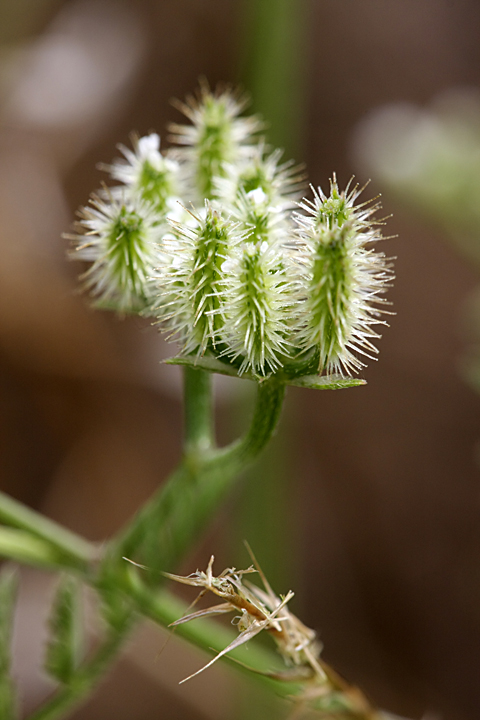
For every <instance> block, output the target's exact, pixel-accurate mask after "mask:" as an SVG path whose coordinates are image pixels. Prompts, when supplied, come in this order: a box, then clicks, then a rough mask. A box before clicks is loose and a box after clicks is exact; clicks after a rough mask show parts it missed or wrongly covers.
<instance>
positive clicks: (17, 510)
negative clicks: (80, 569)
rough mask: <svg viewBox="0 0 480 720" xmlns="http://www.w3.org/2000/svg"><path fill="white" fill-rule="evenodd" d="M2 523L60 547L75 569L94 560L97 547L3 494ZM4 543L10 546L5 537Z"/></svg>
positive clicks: (0, 512)
mask: <svg viewBox="0 0 480 720" xmlns="http://www.w3.org/2000/svg"><path fill="white" fill-rule="evenodd" d="M0 523H3V524H4V525H9V526H10V527H14V528H18V529H19V530H26V531H27V532H28V534H29V535H30V536H34V537H36V538H39V540H43V541H45V543H47V544H48V545H51V546H54V547H57V548H58V549H59V550H60V551H61V553H62V555H63V556H64V557H65V558H69V559H70V560H71V563H72V565H73V566H76V565H84V564H87V563H89V562H90V561H91V560H93V559H94V556H95V546H94V545H92V544H91V543H89V542H87V541H86V540H84V539H83V538H81V537H79V536H78V535H75V534H74V533H72V532H70V530H67V529H66V528H64V527H62V526H61V525H58V523H56V522H53V521H52V520H49V519H48V518H46V517H45V516H44V515H40V514H39V513H37V512H35V511H34V510H31V509H30V508H28V507H26V505H23V503H21V502H18V500H14V498H12V497H10V496H9V495H5V493H2V492H0ZM20 538H21V536H19V539H20ZM5 542H7V538H6V536H5ZM38 547H40V544H39V545H38ZM9 557H11V556H9ZM65 565H68V563H65Z"/></svg>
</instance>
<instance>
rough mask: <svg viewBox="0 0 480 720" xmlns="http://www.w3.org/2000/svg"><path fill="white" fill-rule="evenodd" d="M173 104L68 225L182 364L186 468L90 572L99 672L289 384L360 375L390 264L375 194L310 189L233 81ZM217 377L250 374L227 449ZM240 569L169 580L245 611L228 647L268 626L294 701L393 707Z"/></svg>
mask: <svg viewBox="0 0 480 720" xmlns="http://www.w3.org/2000/svg"><path fill="white" fill-rule="evenodd" d="M177 107H178V108H179V109H180V110H181V111H182V112H183V113H184V114H185V115H186V116H187V118H188V119H189V120H190V123H191V124H190V125H179V124H176V125H173V126H171V135H170V140H171V142H172V145H171V147H170V148H168V149H167V150H163V149H162V150H161V149H160V138H159V136H158V135H156V134H155V133H152V134H150V135H148V136H146V137H134V138H133V149H129V148H127V147H124V146H120V150H121V152H122V154H123V158H122V159H118V160H115V161H114V162H113V163H112V164H111V165H104V166H103V169H104V170H106V172H107V173H108V174H109V176H110V178H111V180H112V181H113V182H112V183H110V185H109V186H107V185H104V186H103V187H102V188H101V189H100V190H98V191H97V192H96V193H95V194H94V195H93V196H92V198H91V201H90V204H89V205H88V206H87V207H85V208H83V209H82V210H81V211H80V213H79V216H80V217H79V220H78V223H77V232H76V233H75V234H74V235H70V236H69V237H70V238H71V239H72V240H73V246H72V249H71V251H70V254H71V257H73V258H75V259H78V260H82V261H84V262H87V263H90V265H89V267H88V268H87V269H86V271H85V272H84V273H83V275H82V279H83V285H84V288H85V289H86V290H87V291H88V292H89V293H90V294H91V296H92V297H93V300H94V304H95V305H96V306H97V307H102V308H106V309H113V310H117V311H118V312H120V313H121V314H127V313H138V314H141V315H143V316H144V317H148V318H151V319H152V322H153V323H154V324H156V325H158V327H159V328H160V330H162V331H163V332H165V333H166V335H167V337H168V339H171V340H173V341H175V342H177V343H178V344H179V348H180V349H179V352H178V354H177V356H176V357H174V358H172V359H171V360H170V362H172V363H174V364H180V365H184V366H185V368H184V370H185V372H184V380H185V382H184V389H185V394H184V407H185V428H184V429H185V433H184V435H185V440H184V453H183V457H182V460H181V462H180V464H179V467H178V468H177V469H176V470H175V471H174V473H173V474H172V476H171V477H170V479H169V480H168V481H167V482H166V483H165V484H164V485H163V486H162V487H161V488H160V489H159V491H158V492H157V493H156V495H154V497H153V498H152V499H151V500H150V501H149V503H147V505H146V507H145V508H144V509H143V510H142V511H141V512H140V513H138V514H137V516H136V517H134V518H133V520H132V522H131V524H130V526H128V527H127V528H126V530H125V531H124V532H123V533H121V534H119V536H118V537H116V538H114V539H113V540H112V541H111V542H110V543H109V545H108V547H107V550H106V551H105V554H104V557H103V561H102V563H101V564H100V566H99V565H98V562H96V563H95V568H98V567H99V568H100V569H99V570H98V571H97V570H95V571H92V574H91V575H89V576H88V578H89V580H88V582H90V583H91V584H93V585H94V587H96V589H97V590H98V591H99V593H100V594H101V596H102V599H103V601H104V605H105V608H106V611H105V612H104V615H105V617H106V620H107V624H108V626H109V628H110V632H111V637H107V642H106V647H107V650H105V648H103V647H101V648H100V650H99V653H98V655H99V658H100V660H99V661H98V667H100V668H103V667H104V660H103V654H102V653H105V652H107V654H108V653H110V654H111V655H113V653H114V652H115V651H116V648H118V646H119V644H120V641H121V639H122V635H126V633H127V631H128V629H129V627H130V626H131V625H132V624H133V623H134V621H135V618H136V617H137V613H138V612H140V613H141V614H143V615H146V616H148V617H152V618H153V619H156V620H157V621H160V622H162V623H165V622H166V615H167V614H168V612H167V610H166V609H165V607H163V606H162V604H161V600H160V599H159V598H158V597H157V596H154V595H152V589H153V588H158V584H159V577H161V572H163V571H165V570H171V569H174V568H175V565H176V563H178V561H179V560H180V559H181V558H182V557H183V556H184V554H185V552H186V551H187V550H188V548H189V547H190V546H191V544H192V543H193V542H194V541H195V540H196V538H197V537H198V533H200V532H201V531H202V529H203V528H204V527H205V525H206V524H207V523H208V520H209V518H210V517H211V515H212V513H213V512H215V510H216V508H217V507H218V505H219V503H220V502H221V500H222V498H223V497H224V495H225V494H226V491H227V490H228V488H229V487H230V485H231V483H232V482H233V479H234V478H235V477H236V476H238V475H239V474H240V473H241V472H242V470H243V469H244V468H245V467H247V466H248V464H249V463H251V462H252V461H253V460H254V459H255V458H256V457H257V456H258V455H259V453H260V452H261V451H262V450H263V448H264V447H265V445H266V444H267V442H268V440H269V439H270V437H271V436H272V434H273V432H274V430H275V427H276V424H277V422H278V418H279V416H280V411H281V406H282V401H283V396H284V392H285V385H288V384H291V385H299V386H302V387H311V388H320V389H322V388H323V389H328V388H331V389H335V388H342V387H350V386H353V385H359V384H363V382H364V381H363V380H361V379H356V378H353V377H352V374H355V373H358V372H359V371H360V370H361V368H363V367H364V359H365V358H367V359H368V358H375V355H376V354H377V348H376V347H375V345H374V341H375V340H376V339H378V338H379V335H378V333H377V332H376V330H375V329H374V327H375V326H376V325H378V324H385V321H384V319H383V318H384V316H385V314H388V310H387V306H388V303H387V301H386V300H385V298H384V293H385V291H386V289H387V288H388V287H389V285H390V283H391V281H392V279H393V272H392V269H391V263H390V261H389V260H388V259H387V258H386V257H385V256H384V254H383V253H381V252H378V251H376V250H375V248H374V244H375V242H377V241H379V240H381V232H380V228H381V225H382V223H381V222H379V221H375V220H374V219H373V215H374V214H375V212H376V211H377V210H378V208H379V206H378V204H375V203H374V202H373V203H372V202H370V203H369V202H366V203H358V202H357V201H358V198H359V195H360V193H361V190H360V189H359V188H358V186H354V187H353V186H352V185H351V183H349V184H348V185H347V187H346V189H345V190H343V191H342V190H340V189H339V186H338V184H337V180H336V177H335V176H333V179H332V180H331V183H330V189H329V194H328V195H327V194H325V193H324V192H323V191H322V190H321V189H320V188H318V189H315V188H313V187H312V188H311V191H312V195H311V197H310V199H309V198H303V199H302V192H303V189H304V185H303V183H304V179H305V178H304V174H303V170H302V169H301V168H299V167H297V166H295V165H294V163H292V162H282V161H281V154H282V153H281V151H279V150H273V149H271V148H269V146H268V145H267V144H266V142H265V140H264V139H263V138H262V137H261V135H260V131H261V129H262V123H261V122H260V121H259V119H258V118H256V117H242V116H241V112H242V111H243V109H244V107H245V100H244V99H243V98H242V97H240V96H239V95H238V94H235V93H234V92H232V91H230V90H228V89H219V90H217V91H215V92H212V91H211V90H210V89H209V88H208V86H207V85H206V84H202V85H201V87H200V90H199V92H198V93H197V95H196V97H190V98H188V99H187V101H186V103H178V104H177ZM211 372H216V373H223V374H226V375H233V376H237V377H242V378H247V379H250V380H255V381H257V383H258V384H257V400H256V406H255V410H254V413H253V418H252V423H251V426H250V428H249V430H248V431H247V432H246V433H245V435H244V436H243V437H242V438H240V440H238V441H235V442H233V443H231V444H230V445H229V446H227V447H226V448H218V447H216V445H215V438H214V432H213V427H214V423H213V421H212V414H211V408H212V404H211V387H210V384H209V375H208V373H211ZM7 510H8V511H7V513H6V517H8V518H10V517H11V508H10V506H8V508H7ZM0 515H1V503H0ZM20 515H21V513H20ZM19 522H22V523H23V522H24V520H23V516H22V515H21V518H20V520H19ZM21 527H23V525H21ZM122 558H128V559H129V560H131V561H132V562H133V564H134V565H135V564H137V563H138V564H140V563H141V564H142V566H143V567H145V575H146V576H147V577H146V579H145V580H144V579H143V578H141V577H140V576H139V575H138V574H136V570H132V567H131V566H130V570H131V571H132V572H133V574H132V572H128V571H126V570H125V566H126V565H127V563H126V562H125V560H124V559H122ZM96 573H97V574H96ZM244 575H245V572H237V571H235V570H227V571H225V572H224V573H222V574H221V575H220V576H218V577H215V576H214V575H213V570H212V563H210V565H209V567H208V569H207V572H206V573H198V572H197V573H195V574H194V575H193V576H190V577H189V578H186V579H185V578H184V579H183V580H182V579H181V578H180V577H179V576H175V579H177V580H180V581H181V582H186V583H187V584H190V585H194V586H197V587H201V588H202V589H203V590H204V591H206V590H210V591H212V592H214V593H215V594H217V595H219V596H220V597H221V598H222V599H223V600H224V603H223V604H222V605H221V606H220V610H219V606H217V607H216V608H215V609H209V610H207V611H200V612H199V613H194V614H193V617H198V616H201V615H202V614H205V613H206V614H218V612H228V611H230V610H235V612H237V613H238V612H239V613H240V619H239V622H238V629H239V631H240V635H239V636H238V638H237V639H236V640H234V641H233V643H230V644H229V645H228V646H227V647H226V648H225V650H223V651H222V652H220V656H221V655H224V654H225V653H226V652H228V651H229V650H231V649H232V648H235V647H237V646H238V645H241V644H242V643H243V642H244V641H246V640H248V639H249V638H251V637H253V636H254V635H256V634H257V633H258V632H260V631H261V630H265V631H266V632H268V633H270V634H271V635H272V636H273V637H274V638H275V640H276V641H277V646H278V648H279V650H280V652H281V654H282V655H283V657H284V658H285V660H286V661H287V663H289V664H290V665H292V666H293V668H294V670H295V673H296V676H295V677H297V679H299V680H300V681H301V683H302V688H301V692H299V693H298V692H297V694H299V696H300V697H302V698H303V699H304V700H306V699H311V700H312V701H314V703H315V705H316V707H317V708H318V707H321V709H323V711H324V712H326V713H327V714H328V717H335V718H336V719H337V720H339V719H340V718H342V720H343V718H356V719H357V720H367V719H368V720H372V719H373V718H379V717H385V716H384V715H379V714H378V713H377V712H376V711H375V710H373V709H372V707H371V706H370V704H369V703H368V701H367V700H366V699H365V698H364V697H363V695H361V693H359V692H357V691H356V690H355V689H353V688H351V687H350V686H348V685H347V684H346V683H345V682H344V681H343V680H342V679H341V678H338V676H337V675H336V674H335V673H334V672H333V671H332V670H331V669H330V668H328V666H326V665H325V664H324V663H323V661H322V660H321V658H320V644H319V643H318V641H317V640H316V639H315V634H314V633H313V631H311V630H310V629H309V628H307V627H306V626H304V625H303V624H302V623H301V622H300V620H298V619H297V618H296V617H295V616H294V615H293V614H292V613H291V612H290V611H289V609H288V602H289V600H290V599H291V597H292V594H291V593H289V594H287V595H286V596H285V597H284V598H278V597H277V596H276V595H275V594H274V593H273V592H272V590H271V588H270V586H269V585H268V583H267V581H266V580H265V578H264V577H263V575H262V579H263V582H264V589H263V590H261V589H259V588H258V587H255V586H251V585H249V584H246V582H245V581H244ZM170 577H174V576H170ZM62 607H63V606H62ZM62 612H63V611H62ZM60 614H61V613H60ZM62 617H63V616H62ZM177 617H178V616H177ZM186 619H192V615H190V616H188V617H187V618H183V620H182V621H181V622H179V623H177V624H181V625H182V628H183V631H185V625H184V623H185V621H186ZM182 628H180V629H179V631H178V632H181V631H182ZM57 645H58V646H60V644H57ZM57 645H55V649H56V648H57ZM95 663H96V659H95V658H94V660H93V661H92V663H91V664H90V665H87V666H86V668H85V670H81V671H79V673H80V678H81V680H82V682H83V678H84V677H87V678H88V679H89V682H90V681H91V679H93V678H96V677H97V676H98V675H99V671H98V668H97V665H96V664H95ZM92 666H93V670H92V669H91V667H92ZM72 672H73V671H72ZM75 672H76V671H75ZM75 672H73V675H72V676H73V677H75V678H77V675H78V673H77V675H75ZM82 673H83V674H82ZM281 675H282V674H281V673H280V675H279V676H278V677H280V676H281ZM57 676H58V673H57ZM282 679H285V678H282ZM82 682H79V683H76V684H75V683H74V684H73V685H72V688H73V690H69V691H68V692H69V693H70V695H69V696H68V698H67V700H68V702H73V701H74V700H75V693H76V692H77V688H79V687H87V686H88V683H87V684H85V683H84V684H83V685H82ZM67 695H68V693H67V692H66V696H67ZM67 700H65V702H66V703H67ZM52 702H53V703H54V702H55V700H54V701H52Z"/></svg>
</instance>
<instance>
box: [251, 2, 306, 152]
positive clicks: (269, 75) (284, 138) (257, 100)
mask: <svg viewBox="0 0 480 720" xmlns="http://www.w3.org/2000/svg"><path fill="white" fill-rule="evenodd" d="M306 12H307V0H262V2H258V0H244V29H243V43H242V48H243V52H244V56H243V57H241V64H242V66H243V67H242V72H241V74H242V79H243V81H244V82H245V85H246V87H247V89H248V91H249V92H250V94H251V96H252V100H253V110H254V111H256V112H259V113H261V115H262V116H263V117H264V118H265V120H266V121H267V123H268V131H267V134H268V139H269V141H270V142H271V143H272V145H273V146H278V147H283V148H284V149H285V151H286V153H287V156H288V157H290V156H293V157H295V156H296V157H298V156H299V151H300V148H299V143H300V138H301V136H302V134H301V126H302V123H303V118H304V105H305V103H304V94H305V93H304V88H305V64H306V63H305V59H304V58H305V52H306V46H305V40H304V37H305V27H306Z"/></svg>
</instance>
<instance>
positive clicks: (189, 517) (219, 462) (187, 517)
mask: <svg viewBox="0 0 480 720" xmlns="http://www.w3.org/2000/svg"><path fill="white" fill-rule="evenodd" d="M284 394H285V386H284V385H283V384H281V383H278V382H277V381H275V380H265V381H264V382H263V383H261V384H259V386H258V390H257V401H256V406H255V411H254V414H253V418H252V423H251V426H250V428H249V430H248V432H247V433H246V434H245V436H244V437H243V438H242V439H241V440H239V441H237V442H235V443H233V444H232V445H230V446H228V447H227V448H223V449H220V450H212V451H210V452H204V453H202V454H198V453H195V454H190V455H187V454H186V455H185V457H184V459H183V462H182V463H181V464H180V466H179V468H178V469H177V470H176V471H175V472H174V473H173V475H172V476H171V477H170V478H169V479H168V480H167V482H166V484H165V485H163V486H162V487H161V488H160V490H159V491H158V492H157V494H156V495H154V497H153V498H152V500H151V501H150V502H149V503H148V504H147V505H146V506H145V507H144V508H143V510H142V511H141V512H140V513H139V514H138V515H137V517H136V519H135V520H134V521H133V523H132V524H131V525H130V526H129V527H128V528H127V531H126V532H125V533H124V534H123V536H120V538H118V540H117V541H116V543H114V544H113V545H112V546H111V553H110V558H109V562H110V561H112V560H114V558H116V561H117V563H118V562H123V563H124V561H121V558H122V557H128V558H129V559H130V560H135V561H137V562H139V563H142V564H144V565H146V567H147V575H148V576H149V579H150V581H151V582H152V583H153V584H155V585H158V583H159V582H160V580H161V578H160V576H159V573H160V572H161V571H162V570H171V569H172V568H174V567H175V565H176V564H177V563H178V561H179V559H180V558H181V557H183V555H184V554H185V552H186V551H187V550H188V548H189V547H190V545H191V543H192V541H193V540H194V539H195V538H197V537H198V535H199V534H200V533H201V532H202V531H203V529H204V528H205V525H206V524H207V522H208V520H209V519H210V518H211V516H212V514H213V513H214V512H215V510H216V508H217V507H218V506H219V504H220V503H221V502H222V500H223V498H224V497H225V495H226V493H227V491H228V490H229V489H230V487H231V485H232V483H233V480H234V478H235V477H236V476H237V475H238V474H239V473H241V471H242V470H243V469H244V468H245V467H247V466H248V465H249V464H250V463H251V462H252V461H253V460H254V459H255V458H256V457H257V455H258V454H259V453H260V452H261V450H262V449H263V448H264V447H265V445H266V444H267V442H268V440H269V439H270V437H271V436H272V434H273V432H274V430H275V427H276V425H277V422H278V419H279V417H280V411H281V407H282V402H283V397H284ZM190 399H191V400H192V398H190ZM186 400H188V396H186ZM201 407H203V406H201ZM191 409H192V408H191ZM194 410H195V406H193V411H194ZM192 426H195V423H193V422H192V424H191V426H190V427H192ZM197 437H198V436H197Z"/></svg>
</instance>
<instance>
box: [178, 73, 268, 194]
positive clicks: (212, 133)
mask: <svg viewBox="0 0 480 720" xmlns="http://www.w3.org/2000/svg"><path fill="white" fill-rule="evenodd" d="M246 104H247V101H246V98H245V97H242V96H239V95H238V94H235V93H233V92H232V91H231V90H230V89H221V88H220V89H217V90H216V91H215V92H212V91H211V90H210V88H209V87H208V85H207V83H205V82H203V83H202V84H201V85H200V90H199V92H198V93H197V95H196V96H193V95H190V96H188V97H187V99H186V101H185V102H184V103H182V102H176V103H175V105H176V107H177V108H178V109H179V110H180V111H181V112H182V113H183V114H184V115H185V116H186V117H187V118H188V119H189V120H190V121H191V123H192V124H191V125H180V124H172V125H171V126H170V130H171V133H172V135H171V140H172V141H173V142H174V143H176V144H177V145H179V146H181V149H180V148H179V149H178V150H177V157H178V158H179V160H180V161H181V162H182V163H183V164H186V165H187V166H188V167H189V168H190V169H191V174H192V175H193V176H194V177H195V184H196V188H197V194H198V197H199V198H201V199H203V198H212V197H213V195H214V190H215V178H217V177H222V176H223V175H225V166H226V164H227V163H237V162H238V161H240V160H241V159H242V158H245V157H249V156H250V155H251V154H252V152H253V144H252V143H253V135H254V134H255V133H256V132H257V131H258V130H259V129H260V127H261V123H260V122H259V120H258V118H256V117H239V115H240V113H241V112H242V111H243V110H244V108H245V106H246Z"/></svg>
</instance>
